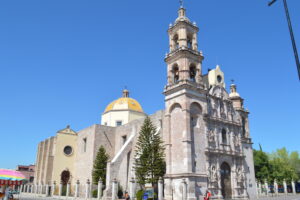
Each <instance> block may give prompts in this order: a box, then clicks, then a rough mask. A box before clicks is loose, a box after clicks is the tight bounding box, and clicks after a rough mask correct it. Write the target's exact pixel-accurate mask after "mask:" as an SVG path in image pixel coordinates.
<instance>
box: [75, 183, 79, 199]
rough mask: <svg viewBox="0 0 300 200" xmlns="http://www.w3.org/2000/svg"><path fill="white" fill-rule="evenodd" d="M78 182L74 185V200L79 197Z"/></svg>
mask: <svg viewBox="0 0 300 200" xmlns="http://www.w3.org/2000/svg"><path fill="white" fill-rule="evenodd" d="M79 184H80V182H79V180H77V181H76V185H75V198H76V197H79Z"/></svg>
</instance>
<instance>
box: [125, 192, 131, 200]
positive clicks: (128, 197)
mask: <svg viewBox="0 0 300 200" xmlns="http://www.w3.org/2000/svg"><path fill="white" fill-rule="evenodd" d="M125 199H126V200H129V199H130V196H129V194H128V192H125Z"/></svg>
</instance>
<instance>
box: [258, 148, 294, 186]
mask: <svg viewBox="0 0 300 200" xmlns="http://www.w3.org/2000/svg"><path fill="white" fill-rule="evenodd" d="M254 166H255V177H256V178H257V179H258V180H259V181H264V180H265V179H267V180H268V181H274V179H276V180H277V181H278V182H279V183H282V181H283V180H284V179H286V180H287V181H290V180H292V179H293V180H298V178H299V177H300V176H299V175H300V158H299V154H298V152H292V153H289V152H288V151H287V149H286V148H281V149H277V150H276V151H275V152H273V153H271V154H267V153H265V152H263V151H262V149H261V150H260V151H257V150H254Z"/></svg>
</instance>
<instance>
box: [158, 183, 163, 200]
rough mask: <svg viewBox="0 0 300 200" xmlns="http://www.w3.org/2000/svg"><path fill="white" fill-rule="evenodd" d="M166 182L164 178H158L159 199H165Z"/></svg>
mask: <svg viewBox="0 0 300 200" xmlns="http://www.w3.org/2000/svg"><path fill="white" fill-rule="evenodd" d="M163 190H164V183H163V179H162V178H159V180H158V200H164V193H163V192H164V191H163Z"/></svg>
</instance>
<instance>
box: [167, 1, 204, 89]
mask: <svg viewBox="0 0 300 200" xmlns="http://www.w3.org/2000/svg"><path fill="white" fill-rule="evenodd" d="M198 31H199V28H198V27H197V26H196V23H191V22H190V20H189V19H188V18H187V17H186V10H185V8H183V7H181V8H180V9H179V10H178V18H177V19H176V21H175V24H174V25H172V24H170V26H169V29H168V34H169V46H170V51H169V53H168V54H167V55H166V57H165V62H166V63H167V66H168V84H167V89H168V88H169V87H172V86H175V85H178V84H182V83H188V82H190V83H196V85H201V73H202V60H203V58H204V57H203V55H202V53H201V52H199V51H198V40H197V33H198ZM194 85H195V84H194Z"/></svg>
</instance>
